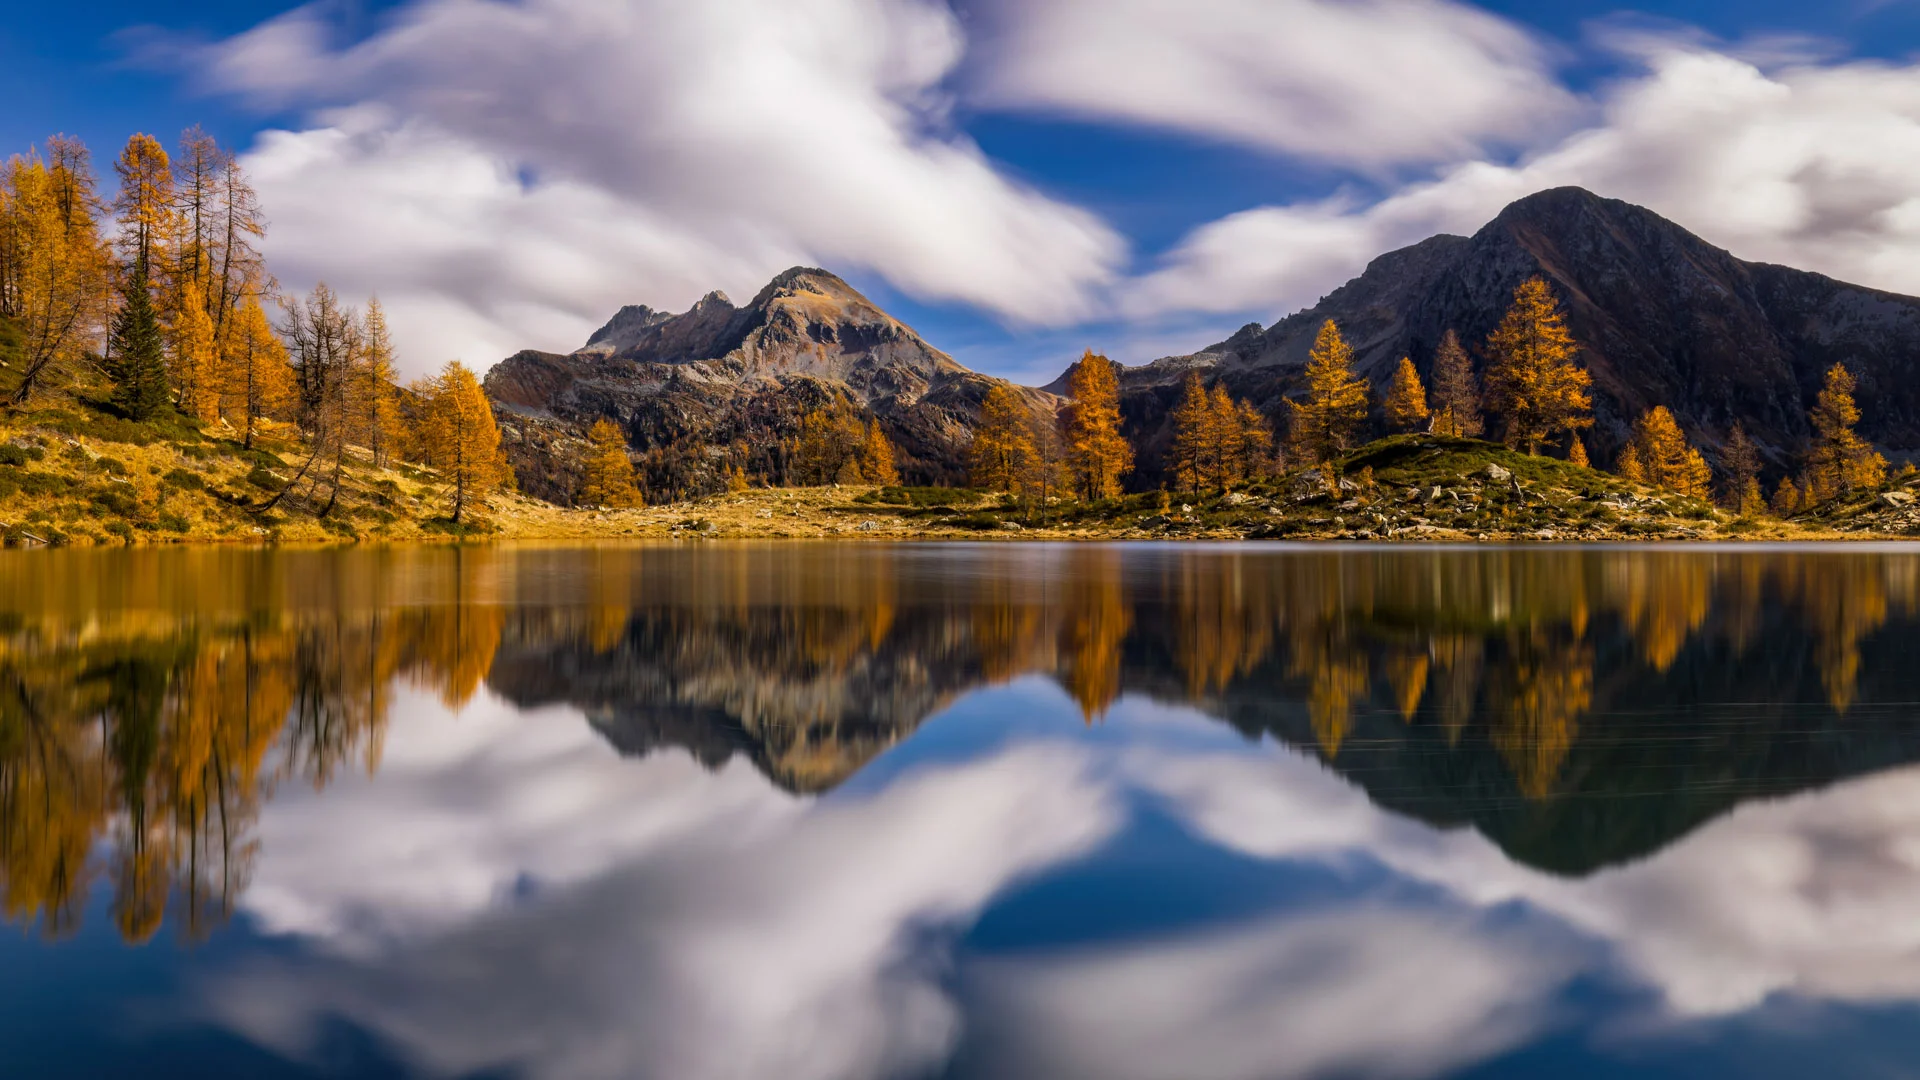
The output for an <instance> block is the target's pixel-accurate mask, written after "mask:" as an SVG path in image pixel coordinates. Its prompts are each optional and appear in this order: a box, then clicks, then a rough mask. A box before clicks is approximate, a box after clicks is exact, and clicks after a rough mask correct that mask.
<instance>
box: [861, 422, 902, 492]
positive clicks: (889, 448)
mask: <svg viewBox="0 0 1920 1080" xmlns="http://www.w3.org/2000/svg"><path fill="white" fill-rule="evenodd" d="M858 457H859V465H860V479H861V480H862V481H864V482H866V483H869V484H877V485H879V486H881V487H895V486H898V485H899V483H900V470H899V469H897V468H895V467H894V458H893V440H891V439H889V438H887V433H886V432H884V431H882V430H880V421H879V420H876V419H869V420H868V421H867V430H866V432H865V434H864V435H862V436H861V439H860V453H859V455H858Z"/></svg>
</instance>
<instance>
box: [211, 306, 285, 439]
mask: <svg viewBox="0 0 1920 1080" xmlns="http://www.w3.org/2000/svg"><path fill="white" fill-rule="evenodd" d="M292 404H293V365H292V364H291V363H290V362H289V361H288V359H287V346H286V344H285V343H284V342H282V341H281V340H280V335H279V334H277V333H275V332H274V329H273V324H272V323H271V322H270V321H268V319H267V312H266V309H264V308H262V307H261V306H260V301H259V299H258V298H257V297H248V298H247V300H246V301H245V302H244V303H242V304H241V305H240V310H239V311H238V312H237V313H236V314H235V315H234V316H233V319H232V322H231V330H230V331H229V332H228V334H227V337H226V344H225V348H224V350H223V353H222V357H221V365H220V410H221V412H222V413H224V414H225V415H226V417H227V422H228V423H230V424H232V425H233V426H234V427H235V428H238V429H239V430H240V431H241V438H242V441H243V443H244V445H245V446H246V447H247V449H249V450H251V449H253V440H254V436H255V435H256V434H257V433H258V432H259V430H260V422H261V421H262V420H266V419H268V418H270V417H274V416H280V415H283V414H285V413H287V412H288V411H290V410H291V408H292Z"/></svg>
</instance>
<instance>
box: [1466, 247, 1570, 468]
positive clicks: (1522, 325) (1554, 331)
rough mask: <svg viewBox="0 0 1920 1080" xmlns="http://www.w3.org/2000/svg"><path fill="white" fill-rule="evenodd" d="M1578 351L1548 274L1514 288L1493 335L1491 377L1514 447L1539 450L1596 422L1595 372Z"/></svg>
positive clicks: (1531, 451) (1489, 341)
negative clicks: (1577, 356)
mask: <svg viewBox="0 0 1920 1080" xmlns="http://www.w3.org/2000/svg"><path fill="white" fill-rule="evenodd" d="M1578 351H1579V348H1578V346H1576V345H1575V344H1574V341H1573V334H1572V333H1571V332H1570V331H1568V329H1567V322H1566V317H1565V316H1564V315H1563V314H1562V313H1561V311H1560V303H1559V301H1558V300H1556V299H1555V298H1554V295H1553V290H1552V289H1551V288H1549V287H1548V285H1547V282H1546V279H1544V278H1538V277H1536V278H1531V279H1529V280H1528V281H1527V282H1526V283H1525V284H1523V285H1521V286H1520V287H1519V288H1518V289H1516V290H1515V291H1514V294H1513V307H1511V308H1509V309H1508V311H1507V314H1506V317H1505V318H1504V319H1502V320H1501V321H1500V326H1499V327H1498V328H1497V329H1495V330H1494V332H1493V335H1492V336H1491V337H1489V338H1488V339H1487V356H1488V357H1489V366H1488V372H1487V375H1488V382H1489V383H1490V384H1491V389H1492V390H1493V396H1494V400H1495V401H1496V402H1497V404H1498V407H1499V410H1500V414H1501V416H1502V418H1503V419H1504V420H1505V422H1506V439H1507V445H1508V446H1513V447H1525V448H1526V451H1527V453H1529V454H1537V453H1539V452H1540V445H1541V444H1542V443H1544V442H1546V441H1547V440H1548V439H1550V438H1552V437H1553V436H1554V435H1557V434H1559V433H1561V432H1569V431H1578V430H1580V429H1582V428H1586V427H1591V426H1592V424H1593V417H1592V415H1591V414H1592V410H1593V397H1592V395H1591V393H1590V392H1589V391H1590V390H1591V388H1592V386H1593V376H1591V375H1589V374H1588V373H1587V372H1586V370H1585V369H1584V368H1582V367H1580V366H1579V365H1578V364H1576V363H1574V355H1575V354H1576V353H1577V352H1578Z"/></svg>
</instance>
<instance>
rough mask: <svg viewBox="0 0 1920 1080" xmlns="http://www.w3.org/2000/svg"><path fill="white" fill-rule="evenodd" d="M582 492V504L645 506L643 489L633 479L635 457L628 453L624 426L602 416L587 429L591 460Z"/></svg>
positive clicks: (577, 500) (579, 496) (578, 497)
mask: <svg viewBox="0 0 1920 1080" xmlns="http://www.w3.org/2000/svg"><path fill="white" fill-rule="evenodd" d="M584 466H585V468H584V476H583V477H582V479H581V481H580V492H579V494H578V495H577V496H575V499H574V501H575V503H576V504H577V505H580V506H611V507H615V508H621V507H630V506H639V505H641V498H640V489H639V488H638V487H637V486H635V484H634V482H633V460H632V459H631V458H629V457H628V456H627V436H626V433H624V432H622V431H621V430H620V425H618V424H616V423H614V422H613V421H612V420H610V419H608V418H606V417H604V416H603V417H601V418H600V419H598V420H595V421H594V422H593V428H592V429H591V430H589V431H588V432H587V459H586V461H585V462H584Z"/></svg>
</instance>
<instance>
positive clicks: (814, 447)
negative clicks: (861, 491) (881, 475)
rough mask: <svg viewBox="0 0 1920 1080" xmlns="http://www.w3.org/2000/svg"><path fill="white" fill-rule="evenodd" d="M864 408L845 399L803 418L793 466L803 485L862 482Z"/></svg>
mask: <svg viewBox="0 0 1920 1080" xmlns="http://www.w3.org/2000/svg"><path fill="white" fill-rule="evenodd" d="M866 436H867V429H866V425H865V424H864V423H862V422H861V418H860V410H859V409H858V408H857V407H856V406H855V405H854V404H853V403H852V402H851V401H848V400H847V399H845V398H839V397H837V398H835V399H834V400H833V401H832V403H830V404H829V405H828V406H827V407H826V408H823V409H814V410H812V411H811V412H809V413H807V415H806V416H805V417H804V418H802V419H801V421H800V435H799V438H798V439H797V440H796V441H795V443H794V448H793V469H794V472H795V474H796V476H797V478H798V480H799V482H800V483H801V484H802V485H807V486H814V487H824V486H826V485H828V484H858V483H860V482H861V480H862V479H863V478H864V477H863V475H862V473H861V471H860V460H859V459H860V450H861V448H862V446H863V445H864V443H865V442H866Z"/></svg>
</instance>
